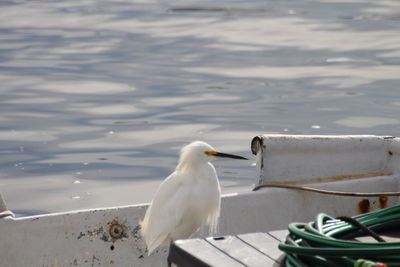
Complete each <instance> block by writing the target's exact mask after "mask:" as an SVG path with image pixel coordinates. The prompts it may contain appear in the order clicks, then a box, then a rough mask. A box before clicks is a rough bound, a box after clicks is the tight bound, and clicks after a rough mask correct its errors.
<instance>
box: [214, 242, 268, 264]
mask: <svg viewBox="0 0 400 267" xmlns="http://www.w3.org/2000/svg"><path fill="white" fill-rule="evenodd" d="M206 240H207V241H208V242H210V243H211V244H212V245H213V246H215V247H216V248H218V249H220V250H222V251H223V252H224V253H226V254H228V255H230V256H231V257H232V258H234V259H236V260H237V261H239V262H241V263H243V264H244V265H246V266H265V264H268V263H269V264H273V263H274V260H273V259H272V258H271V257H269V256H267V255H266V254H264V253H263V252H261V251H259V250H257V249H255V248H254V247H253V246H252V245H251V244H248V243H247V242H244V241H242V240H241V239H240V238H238V237H236V236H226V237H223V238H217V239H215V238H213V237H209V238H207V239H206Z"/></svg>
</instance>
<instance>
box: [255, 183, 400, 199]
mask: <svg viewBox="0 0 400 267" xmlns="http://www.w3.org/2000/svg"><path fill="white" fill-rule="evenodd" d="M264 187H278V188H286V189H295V190H303V191H310V192H314V193H320V194H327V195H335V196H348V197H382V196H386V197H390V196H400V192H374V193H359V192H340V191H331V190H324V189H318V188H313V187H308V186H300V185H290V184H280V183H272V182H269V183H263V184H260V185H257V186H256V187H254V188H253V191H257V190H259V189H260V188H264Z"/></svg>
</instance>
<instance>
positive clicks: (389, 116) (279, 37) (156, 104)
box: [0, 0, 400, 214]
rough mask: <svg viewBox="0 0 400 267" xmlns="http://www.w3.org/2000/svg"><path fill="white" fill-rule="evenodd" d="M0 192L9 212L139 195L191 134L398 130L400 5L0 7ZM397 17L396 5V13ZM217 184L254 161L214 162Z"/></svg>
mask: <svg viewBox="0 0 400 267" xmlns="http://www.w3.org/2000/svg"><path fill="white" fill-rule="evenodd" d="M0 5H1V7H0V10H1V11H0V13H1V16H0V51H1V52H0V68H1V72H0V84H1V87H0V91H1V98H0V112H1V115H0V123H1V127H0V144H1V150H0V154H1V156H2V157H1V158H2V160H1V161H0V191H1V192H2V193H3V194H4V196H5V199H6V200H7V202H8V205H9V207H10V208H11V209H13V210H15V211H16V212H17V213H20V214H32V213H40V212H49V211H63V210H70V209H80V208H92V207H101V206H113V205H126V204H133V203H139V202H147V201H149V200H150V199H151V196H152V194H153V193H154V191H155V190H156V187H157V185H158V184H159V182H160V181H161V180H162V179H163V178H164V177H165V176H167V175H168V174H169V173H170V172H171V171H172V170H173V167H174V165H175V164H176V161H177V154H178V153H179V148H180V147H181V146H182V145H184V144H186V143H187V142H190V141H193V140H195V139H201V140H204V141H207V142H209V143H211V144H212V145H213V146H215V147H216V148H218V149H219V150H221V151H226V152H231V153H237V154H241V155H243V156H246V157H249V158H252V155H251V154H250V149H249V147H250V144H249V143H250V140H251V138H252V137H253V136H254V135H257V134H260V133H287V134H381V135H397V136H399V135H400V123H399V120H398V119H397V114H398V113H399V110H400V105H399V101H398V96H399V94H400V93H399V92H400V91H399V90H398V87H399V81H400V76H399V65H400V34H399V27H398V26H399V25H398V24H399V17H400V13H399V12H398V10H400V9H399V8H400V3H399V2H398V1H396V0H392V1H390V0H389V1H376V2H371V1H363V0H360V1H353V2H349V1H342V0H314V1H295V2H294V1H285V0H283V1H278V2H277V1H260V0H252V1H222V2H221V1H220V2H215V1H203V2H202V4H201V5H200V6H199V4H198V3H196V2H194V1H192V2H190V1H185V2H184V3H181V2H179V1H178V2H176V1H173V2H172V1H170V2H168V1H162V2H161V1H139V0H136V1H113V0H108V1H102V2H98V1H93V0H88V1H77V0H72V1H61V2H60V1H41V2H38V1H25V2H23V1H15V2H13V1H7V2H3V3H1V4H0ZM396 12H397V13H396ZM215 165H216V166H217V169H218V172H219V175H220V178H221V181H222V185H223V191H224V192H234V191H243V190H249V188H251V185H252V183H253V182H254V176H255V166H254V160H251V161H249V162H248V163H243V162H241V163H240V164H238V163H237V162H232V161H229V160H220V161H216V162H215Z"/></svg>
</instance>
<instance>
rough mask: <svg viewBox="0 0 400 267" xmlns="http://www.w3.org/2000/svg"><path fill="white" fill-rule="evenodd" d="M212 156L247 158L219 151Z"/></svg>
mask: <svg viewBox="0 0 400 267" xmlns="http://www.w3.org/2000/svg"><path fill="white" fill-rule="evenodd" d="M213 156H214V157H218V158H230V159H247V158H245V157H242V156H236V155H232V154H226V153H221V152H216V153H214V154H213ZM247 160H248V159H247Z"/></svg>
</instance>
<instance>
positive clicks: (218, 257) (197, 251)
mask: <svg viewBox="0 0 400 267" xmlns="http://www.w3.org/2000/svg"><path fill="white" fill-rule="evenodd" d="M169 260H170V261H171V262H172V263H174V264H176V265H178V266H179V267H181V266H183V267H186V266H199V267H205V266H233V267H239V266H240V267H242V266H245V265H244V264H242V263H240V262H238V261H237V260H235V259H234V258H232V257H230V256H229V255H227V254H225V253H224V252H222V251H221V250H219V249H218V248H216V247H215V246H213V245H211V244H210V243H209V242H207V241H206V240H204V239H198V238H196V239H187V240H178V241H175V242H174V243H173V244H172V245H171V248H170V254H169Z"/></svg>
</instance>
